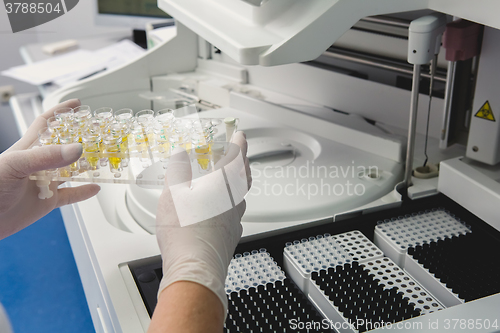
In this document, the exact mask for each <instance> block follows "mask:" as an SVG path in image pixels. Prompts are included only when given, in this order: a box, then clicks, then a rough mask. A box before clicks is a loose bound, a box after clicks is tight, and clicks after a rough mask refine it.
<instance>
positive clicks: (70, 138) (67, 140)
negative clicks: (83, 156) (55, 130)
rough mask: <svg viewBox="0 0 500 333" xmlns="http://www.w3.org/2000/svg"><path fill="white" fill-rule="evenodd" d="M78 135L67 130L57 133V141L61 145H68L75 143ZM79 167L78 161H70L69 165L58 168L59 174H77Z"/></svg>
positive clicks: (68, 175)
mask: <svg viewBox="0 0 500 333" xmlns="http://www.w3.org/2000/svg"><path fill="white" fill-rule="evenodd" d="M79 139H80V138H79V137H78V135H75V133H74V132H73V131H67V132H64V133H61V134H59V142H60V143H61V144H62V145H68V144H72V143H76V142H78V141H79ZM79 169H80V167H79V163H78V161H76V162H73V163H71V164H70V165H69V166H67V167H64V168H59V174H60V175H61V177H71V176H72V175H76V174H78V170H79Z"/></svg>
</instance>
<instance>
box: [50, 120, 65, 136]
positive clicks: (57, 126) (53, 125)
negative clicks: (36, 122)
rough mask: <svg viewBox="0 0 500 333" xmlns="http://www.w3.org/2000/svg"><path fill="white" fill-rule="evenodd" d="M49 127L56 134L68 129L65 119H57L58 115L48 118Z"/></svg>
mask: <svg viewBox="0 0 500 333" xmlns="http://www.w3.org/2000/svg"><path fill="white" fill-rule="evenodd" d="M47 128H48V129H49V131H50V132H52V133H55V135H59V134H60V133H62V132H64V131H66V125H65V124H64V123H63V121H61V120H59V119H56V117H50V118H49V119H47Z"/></svg>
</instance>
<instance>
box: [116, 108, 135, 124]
mask: <svg viewBox="0 0 500 333" xmlns="http://www.w3.org/2000/svg"><path fill="white" fill-rule="evenodd" d="M113 116H114V118H115V121H116V122H117V123H121V124H130V123H131V122H133V121H134V111H132V109H120V110H116V111H114V112H113Z"/></svg>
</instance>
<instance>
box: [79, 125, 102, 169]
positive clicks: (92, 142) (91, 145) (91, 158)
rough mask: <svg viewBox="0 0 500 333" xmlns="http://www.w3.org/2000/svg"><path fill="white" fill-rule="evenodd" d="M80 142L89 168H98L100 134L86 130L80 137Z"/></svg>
mask: <svg viewBox="0 0 500 333" xmlns="http://www.w3.org/2000/svg"><path fill="white" fill-rule="evenodd" d="M82 144H83V152H84V155H85V160H86V161H87V162H88V164H89V166H90V169H91V170H97V169H99V159H100V156H99V152H100V145H101V136H100V135H98V134H95V133H89V132H87V133H85V134H84V135H83V137H82Z"/></svg>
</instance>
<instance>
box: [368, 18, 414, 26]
mask: <svg viewBox="0 0 500 333" xmlns="http://www.w3.org/2000/svg"><path fill="white" fill-rule="evenodd" d="M360 21H365V22H373V23H381V24H385V25H390V26H393V27H402V28H408V27H409V26H410V22H411V21H407V20H403V19H398V18H395V17H389V16H368V17H365V18H362V19H361V20H360Z"/></svg>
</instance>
